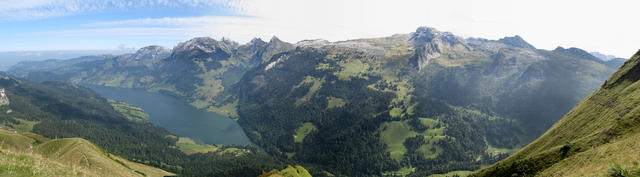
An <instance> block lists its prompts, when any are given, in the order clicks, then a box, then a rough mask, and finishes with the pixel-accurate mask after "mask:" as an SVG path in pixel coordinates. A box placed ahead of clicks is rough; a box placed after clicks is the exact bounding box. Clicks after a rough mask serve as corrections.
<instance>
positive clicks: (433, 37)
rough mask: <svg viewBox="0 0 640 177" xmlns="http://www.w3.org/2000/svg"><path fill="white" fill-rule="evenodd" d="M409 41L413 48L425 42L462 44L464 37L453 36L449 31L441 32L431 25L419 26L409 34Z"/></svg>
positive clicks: (451, 44) (450, 44)
mask: <svg viewBox="0 0 640 177" xmlns="http://www.w3.org/2000/svg"><path fill="white" fill-rule="evenodd" d="M409 42H410V43H411V44H413V46H414V48H417V47H420V46H423V45H425V44H427V43H439V44H447V45H449V46H454V45H456V44H464V39H462V38H461V37H458V36H455V35H453V34H452V33H450V32H441V31H438V30H437V29H435V28H432V27H424V26H423V27H419V28H418V29H416V32H413V33H411V34H410V37H409Z"/></svg>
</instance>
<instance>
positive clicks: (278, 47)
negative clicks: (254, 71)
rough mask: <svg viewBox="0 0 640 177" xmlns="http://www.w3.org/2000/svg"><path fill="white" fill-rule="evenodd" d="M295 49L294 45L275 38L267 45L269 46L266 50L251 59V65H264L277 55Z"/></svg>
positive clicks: (260, 51)
mask: <svg viewBox="0 0 640 177" xmlns="http://www.w3.org/2000/svg"><path fill="white" fill-rule="evenodd" d="M293 49H295V46H294V45H293V44H290V43H287V42H284V41H282V40H280V39H278V37H276V36H273V37H272V38H271V40H269V43H267V45H266V46H264V48H262V49H261V50H259V51H258V52H257V53H256V55H254V56H253V58H252V59H251V63H253V64H260V63H264V62H266V61H269V59H271V57H272V56H273V55H275V54H278V53H281V52H285V51H289V50H293Z"/></svg>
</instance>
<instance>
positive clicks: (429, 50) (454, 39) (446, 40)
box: [408, 27, 468, 69]
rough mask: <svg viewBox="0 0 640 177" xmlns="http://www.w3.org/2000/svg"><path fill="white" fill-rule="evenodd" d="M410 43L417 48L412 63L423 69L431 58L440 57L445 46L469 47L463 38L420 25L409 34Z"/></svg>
mask: <svg viewBox="0 0 640 177" xmlns="http://www.w3.org/2000/svg"><path fill="white" fill-rule="evenodd" d="M408 42H409V44H411V45H412V46H413V48H414V49H415V54H414V56H413V58H412V59H411V60H410V64H411V65H413V66H415V67H417V68H418V69H422V68H424V67H425V66H427V65H428V64H429V61H430V60H431V59H435V58H438V57H440V54H441V53H442V51H443V47H449V48H461V49H468V47H467V46H466V42H465V40H464V39H463V38H461V37H458V36H455V35H453V34H452V33H450V32H440V31H438V30H436V29H435V28H431V27H419V28H418V29H417V30H416V32H413V33H411V34H410V35H409V40H408Z"/></svg>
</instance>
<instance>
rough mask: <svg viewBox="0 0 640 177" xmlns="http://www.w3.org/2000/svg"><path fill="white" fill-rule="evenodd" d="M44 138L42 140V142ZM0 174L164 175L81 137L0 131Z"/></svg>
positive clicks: (164, 173)
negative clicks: (41, 136)
mask: <svg viewBox="0 0 640 177" xmlns="http://www.w3.org/2000/svg"><path fill="white" fill-rule="evenodd" d="M42 140H44V141H42ZM0 144H2V154H0V158H1V159H3V160H2V162H1V163H0V174H4V175H9V176H84V175H88V176H167V175H173V174H172V173H169V172H166V171H164V170H161V169H157V168H153V167H149V166H146V165H143V164H138V163H135V162H130V161H128V160H125V159H123V158H121V157H118V156H115V155H112V154H110V153H107V152H104V151H103V150H102V149H100V148H99V147H97V146H95V145H94V144H93V143H91V142H89V141H87V140H84V139H81V138H63V139H56V140H49V139H40V140H38V141H36V140H35V139H33V138H30V137H27V136H24V135H22V134H18V133H14V132H9V131H6V130H0Z"/></svg>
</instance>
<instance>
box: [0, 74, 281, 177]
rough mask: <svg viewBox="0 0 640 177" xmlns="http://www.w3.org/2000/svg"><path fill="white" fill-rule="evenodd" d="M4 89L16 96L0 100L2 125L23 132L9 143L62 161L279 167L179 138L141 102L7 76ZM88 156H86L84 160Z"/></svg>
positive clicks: (201, 171)
mask: <svg viewBox="0 0 640 177" xmlns="http://www.w3.org/2000/svg"><path fill="white" fill-rule="evenodd" d="M0 87H1V88H4V89H5V93H6V95H7V98H8V99H9V100H10V104H9V105H3V106H0V129H8V130H11V131H17V132H21V133H20V134H21V135H22V136H7V138H6V141H7V142H10V144H9V143H7V144H6V145H7V147H6V148H9V147H11V148H13V149H19V150H23V149H28V148H29V147H31V149H32V150H33V152H34V153H35V152H37V153H38V154H40V155H41V156H43V157H45V158H51V159H53V160H61V161H62V162H60V163H61V164H62V165H68V164H70V165H76V166H77V165H83V164H85V165H86V164H87V162H88V163H89V164H95V165H97V167H99V168H102V169H108V168H110V167H109V166H110V165H109V164H112V161H116V162H117V161H120V162H122V163H123V164H125V165H121V166H117V168H124V167H126V166H128V167H129V168H131V169H136V170H138V171H140V172H143V173H147V172H146V171H145V168H142V167H143V166H142V164H144V165H147V166H153V167H156V168H161V169H163V170H166V171H170V172H172V173H175V174H180V175H183V176H257V175H259V174H260V173H261V172H262V171H265V170H270V169H274V168H276V167H280V166H281V162H280V161H278V160H275V159H273V158H272V157H269V156H268V155H266V154H264V153H262V152H260V151H259V150H258V149H257V148H255V147H250V146H224V147H217V146H215V145H202V144H190V143H185V142H184V141H182V142H181V141H179V138H172V137H175V136H173V135H171V134H170V133H169V132H167V131H166V130H164V129H162V128H159V127H156V126H154V125H152V124H151V123H149V122H146V121H145V119H144V118H143V117H144V116H141V115H144V111H143V110H141V109H140V108H138V107H135V106H132V105H129V104H125V103H122V102H113V101H109V100H107V99H106V98H104V97H102V96H100V95H98V94H97V93H95V92H93V91H91V90H89V89H87V88H84V87H80V86H75V85H69V84H65V83H61V82H51V81H48V82H43V83H34V82H30V81H24V80H19V79H16V78H13V77H10V76H6V75H2V76H0ZM40 135H41V136H40ZM79 138H82V139H79ZM47 139H55V140H50V141H49V140H47ZM83 139H84V140H83ZM87 140H88V141H87ZM89 141H90V143H89ZM34 144H39V145H38V146H35V145H34ZM94 144H95V145H94ZM97 147H100V148H97ZM211 152H213V153H211ZM108 154H113V155H114V156H111V155H108ZM115 155H117V156H119V157H116V156H115ZM85 157H86V159H87V160H85V161H84V162H83V161H81V160H78V158H82V159H84V158H85ZM105 157H108V158H105ZM120 157H121V158H120ZM125 159H126V160H125ZM127 161H131V162H136V163H129V162H127ZM137 163H141V164H137ZM138 167H140V168H138ZM113 170H115V171H126V170H124V169H121V170H118V169H113ZM148 173H149V174H153V173H155V172H152V171H150V172H148ZM96 176H103V175H96ZM121 176H130V175H126V174H125V175H121Z"/></svg>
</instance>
